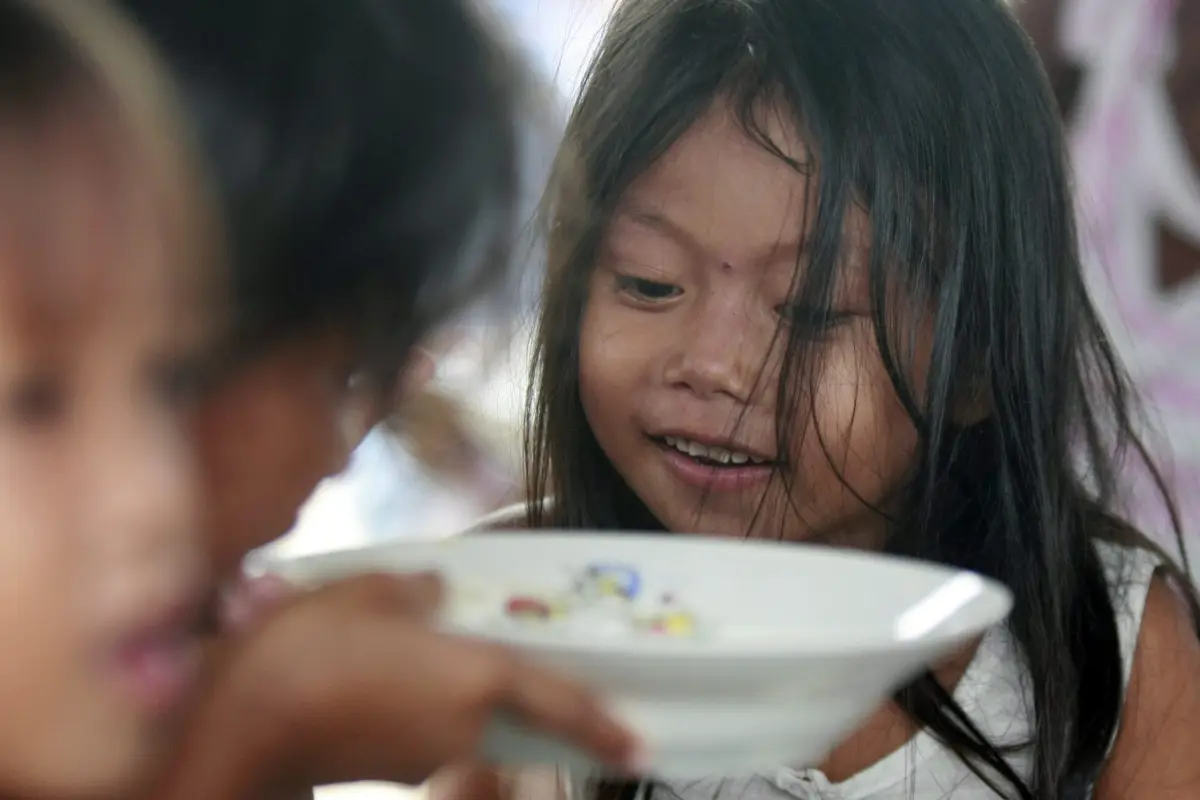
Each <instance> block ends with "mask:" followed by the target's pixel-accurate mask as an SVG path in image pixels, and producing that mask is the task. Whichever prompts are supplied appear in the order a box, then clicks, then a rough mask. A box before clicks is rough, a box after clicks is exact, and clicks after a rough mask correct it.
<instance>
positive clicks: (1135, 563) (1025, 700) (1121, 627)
mask: <svg viewBox="0 0 1200 800" xmlns="http://www.w3.org/2000/svg"><path fill="white" fill-rule="evenodd" d="M1096 549H1097V550H1098V551H1099V553H1100V556H1101V560H1102V561H1103V564H1104V569H1105V576H1106V579H1107V581H1108V585H1109V590H1110V593H1111V596H1112V600H1113V605H1114V608H1115V610H1116V616H1117V632H1118V635H1119V637H1120V642H1121V662H1122V667H1123V671H1124V678H1125V684H1126V686H1128V683H1129V675H1130V671H1131V669H1132V666H1133V656H1134V651H1135V650H1136V648H1137V640H1138V630H1139V628H1140V627H1141V621H1142V611H1143V610H1144V608H1145V605H1146V593H1147V591H1148V590H1149V588H1150V581H1151V579H1152V578H1153V577H1154V573H1155V570H1157V569H1158V567H1159V566H1160V565H1161V561H1160V560H1159V558H1158V557H1157V556H1156V555H1154V554H1153V553H1150V552H1149V551H1146V550H1141V549H1133V548H1126V547H1120V546H1118V545H1113V544H1109V543H1106V542H1097V543H1096ZM954 699H955V700H956V701H957V702H958V703H959V705H961V706H962V708H963V710H964V711H965V712H966V713H967V715H968V716H969V717H970V718H971V721H972V722H974V723H975V725H976V726H977V727H978V728H979V730H980V731H981V732H982V733H983V734H984V735H985V736H987V737H988V739H989V740H990V741H992V742H994V743H997V744H1000V745H1006V744H1020V743H1022V742H1026V741H1028V740H1029V739H1030V728H1031V724H1032V723H1031V718H1030V710H1031V709H1032V701H1031V696H1030V693H1029V687H1028V684H1027V681H1026V680H1025V673H1024V670H1023V668H1022V665H1021V661H1020V659H1019V657H1018V654H1017V651H1016V646H1015V644H1014V642H1013V641H1012V639H1011V637H1010V635H1009V633H1008V629H1007V628H1006V627H1004V626H998V627H995V628H993V629H991V630H990V631H989V632H988V633H987V634H985V636H984V637H983V640H982V641H981V643H980V646H979V649H978V651H977V652H976V654H975V657H974V659H973V660H972V661H971V664H970V666H968V668H967V671H966V673H965V674H964V675H963V677H962V679H961V680H960V681H959V684H958V687H957V688H956V689H955V691H954ZM1007 760H1008V762H1009V764H1011V765H1012V767H1013V769H1014V770H1015V771H1016V773H1017V774H1018V775H1020V776H1022V777H1023V778H1028V777H1029V776H1030V767H1031V765H1030V759H1029V754H1028V753H1027V752H1021V751H1018V752H1015V753H1013V754H1011V755H1009V756H1007ZM1001 785H1003V784H1001ZM668 787H669V791H664V790H663V789H658V790H656V791H655V792H654V795H655V796H656V797H660V798H661V797H666V798H671V797H673V796H675V797H678V798H680V799H681V800H943V799H944V798H949V797H953V798H954V800H996V794H995V792H993V791H992V790H991V789H990V788H989V787H988V786H987V784H985V783H984V782H983V781H981V780H980V779H979V778H978V777H977V776H976V775H975V774H974V773H972V772H971V770H969V769H968V768H967V767H966V766H964V765H963V763H962V762H961V761H960V760H959V759H958V757H957V756H955V755H954V753H953V752H951V751H950V750H948V749H947V748H945V747H943V746H942V745H941V744H940V743H938V742H937V741H936V740H935V739H934V738H933V737H932V736H931V735H930V734H928V733H925V732H923V731H922V732H920V733H918V734H917V735H916V736H915V737H914V738H913V739H912V740H911V741H910V742H909V743H908V744H907V745H905V746H904V747H902V748H900V749H899V750H897V751H895V752H893V753H892V754H891V755H889V756H886V757H884V758H883V759H882V760H881V761H878V762H876V763H875V764H874V765H872V766H870V767H868V768H867V769H865V770H863V771H862V772H860V773H858V774H857V775H854V776H853V777H851V778H850V779H848V780H846V781H843V782H842V783H833V782H831V781H829V780H828V779H827V778H826V777H825V776H824V775H823V774H821V772H820V771H819V770H815V769H804V770H798V769H790V768H787V767H781V768H779V769H778V770H775V771H774V772H772V773H769V774H760V775H755V776H753V777H749V778H741V779H717V778H712V779H706V780H701V781H688V782H674V783H669V784H668Z"/></svg>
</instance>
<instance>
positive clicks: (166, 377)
mask: <svg viewBox="0 0 1200 800" xmlns="http://www.w3.org/2000/svg"><path fill="white" fill-rule="evenodd" d="M206 372H207V371H206V370H205V369H204V365H203V363H202V362H201V360H200V359H180V360H178V361H172V362H169V363H166V364H162V365H160V366H159V368H158V369H156V370H155V375H154V384H155V387H156V391H157V393H158V396H159V397H160V398H162V400H163V402H164V403H165V404H166V405H167V406H168V407H169V408H173V409H181V408H190V407H191V406H192V405H194V404H195V403H196V401H197V400H198V399H199V398H200V395H201V394H202V392H203V391H204V387H205V384H206V383H207V381H206V380H205V376H206Z"/></svg>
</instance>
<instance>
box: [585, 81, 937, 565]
mask: <svg viewBox="0 0 1200 800" xmlns="http://www.w3.org/2000/svg"><path fill="white" fill-rule="evenodd" d="M769 116H770V119H771V120H773V122H771V121H769V120H765V121H768V123H769V124H767V126H766V127H767V130H768V131H769V133H770V134H771V137H772V140H773V141H774V142H775V143H776V144H777V145H779V146H780V147H781V149H782V150H783V151H784V152H785V153H786V154H788V155H789V156H790V157H791V158H793V159H795V160H797V161H799V162H801V163H804V162H806V161H807V158H806V153H805V147H804V143H803V141H801V140H800V139H799V138H798V137H797V136H796V135H794V133H793V132H792V131H791V130H790V128H789V127H787V126H786V125H785V124H784V123H783V122H782V121H780V119H779V117H781V116H782V115H779V114H771V115H769ZM814 189H815V187H813V188H810V185H809V180H808V179H807V178H806V177H805V176H804V175H801V174H799V173H798V172H796V171H795V170H793V169H792V168H790V167H789V166H787V165H786V164H784V163H783V162H782V161H781V160H780V159H779V158H778V157H777V156H776V155H773V154H771V153H769V152H767V151H765V150H764V149H763V148H762V146H761V145H759V144H756V143H753V142H751V141H750V140H748V139H747V138H746V136H745V134H744V133H743V132H742V131H741V129H740V128H739V127H738V126H737V124H736V122H735V121H734V120H733V119H732V118H731V116H730V115H729V113H728V112H727V111H726V109H724V108H723V107H722V106H721V105H720V104H718V105H717V106H716V107H715V108H714V109H713V110H712V111H711V112H710V113H709V114H708V115H707V116H705V117H704V118H703V119H701V120H700V121H699V122H698V123H697V124H696V125H695V126H694V127H693V128H692V129H691V131H690V132H688V133H687V134H686V135H685V136H683V137H682V138H681V139H680V140H679V141H678V142H677V143H676V144H675V145H674V147H673V148H672V149H671V150H670V151H669V152H668V153H667V154H666V155H665V156H664V157H663V158H662V159H660V160H659V161H658V162H657V163H656V164H655V165H654V166H653V167H652V168H651V169H650V170H649V171H647V172H646V173H645V174H644V175H642V176H641V177H640V178H639V179H638V180H637V181H636V182H635V183H634V184H633V185H632V186H631V188H630V189H629V191H628V192H627V193H626V195H625V196H624V197H623V198H622V202H621V203H620V206H619V208H618V210H617V213H616V214H615V216H614V219H613V222H612V225H611V228H610V229H609V230H608V231H607V236H606V238H605V241H604V243H603V246H602V250H601V254H600V258H599V261H598V264H597V268H596V269H595V271H594V274H593V276H592V279H591V284H590V289H589V296H588V300H587V303H586V306H585V310H584V316H583V321H582V328H581V333H580V356H579V357H580V376H579V377H580V391H581V394H582V402H583V408H584V412H585V414H586V415H587V419H588V422H589V423H590V425H591V428H592V431H593V433H594V435H595V437H596V440H597V442H598V443H599V445H600V447H601V448H602V449H603V450H604V452H605V453H606V454H607V456H608V458H609V459H610V460H611V462H612V463H613V465H614V467H615V468H616V469H617V471H618V472H619V473H620V474H621V476H622V477H623V478H624V480H625V481H626V483H627V484H628V485H629V487H630V488H631V489H632V490H633V491H634V492H635V493H636V494H637V495H638V497H640V498H641V500H642V502H644V503H645V504H646V506H647V507H648V508H649V510H650V511H651V512H652V513H653V514H654V515H655V517H656V518H657V519H658V520H659V521H660V522H662V523H663V525H664V526H665V527H666V528H667V529H668V530H672V531H680V532H683V531H695V532H703V533H710V534H716V535H723V536H745V535H747V534H749V535H752V536H755V537H762V538H783V539H803V540H820V541H834V542H839V543H844V544H853V545H858V546H874V545H877V544H878V542H879V537H880V534H881V528H882V524H881V523H882V519H883V518H882V516H881V515H880V513H878V512H877V511H875V510H872V508H873V507H874V508H878V509H883V510H886V509H887V507H888V505H889V501H890V500H891V499H892V498H893V497H894V496H895V494H896V492H897V491H898V489H899V488H900V487H901V485H902V484H903V482H904V481H905V478H906V477H907V476H908V474H909V472H910V468H911V464H912V460H913V454H914V449H915V446H916V432H915V428H914V426H913V425H912V424H911V422H910V420H909V418H908V416H907V415H906V413H905V411H904V409H903V408H902V406H901V405H900V402H899V400H898V398H897V397H896V394H895V391H894V389H893V387H892V384H891V382H890V380H889V378H888V375H887V374H886V372H885V370H884V368H883V364H882V361H881V359H880V356H879V352H878V349H877V347H876V344H875V333H874V330H873V328H872V324H871V320H870V317H869V312H870V304H869V297H868V292H867V284H866V258H867V248H868V247H869V245H870V243H869V242H868V241H867V237H868V231H869V225H868V220H867V218H866V216H865V214H864V213H863V212H862V211H861V210H858V209H854V210H852V211H851V213H850V214H849V215H848V217H847V220H846V224H845V237H846V247H845V255H846V257H845V259H844V261H845V263H844V266H843V267H842V271H841V274H840V275H839V279H838V285H837V286H836V288H835V290H834V292H833V298H832V303H831V311H832V314H831V319H830V324H829V325H827V326H825V328H824V329H823V330H819V331H811V333H809V334H806V342H807V343H808V345H809V346H810V347H811V350H810V352H811V353H812V358H815V359H816V361H817V372H816V374H817V375H818V376H819V377H818V380H817V381H816V385H815V386H811V387H805V389H804V390H803V391H801V392H800V394H801V396H800V398H799V408H798V411H797V412H796V413H797V414H798V418H797V419H796V420H795V423H794V427H793V430H794V431H795V434H794V436H793V437H792V441H791V442H790V444H789V448H788V449H787V452H780V451H779V449H778V448H777V446H776V425H775V415H776V399H777V398H776V392H777V388H778V381H779V366H780V354H781V352H782V350H783V342H782V338H783V337H786V336H787V335H788V327H789V326H799V325H804V324H806V323H805V320H806V319H809V318H811V317H812V316H813V315H812V313H811V312H810V313H809V314H807V315H806V314H805V311H804V310H803V309H797V308H794V307H793V303H792V301H791V300H790V299H789V294H790V290H791V289H792V286H793V279H794V277H795V271H796V264H797V261H799V264H800V268H801V269H803V268H804V263H805V255H804V240H805V238H806V236H807V229H808V222H807V220H806V216H808V214H806V211H808V210H809V209H812V208H814V207H815V204H814V203H813V202H811V201H812V200H813V195H812V192H813V191H814ZM780 326H783V327H782V328H781V327H780ZM917 371H918V372H923V368H922V367H921V365H920V364H919V363H918V364H917ZM914 378H915V384H914V385H918V386H919V385H921V381H922V380H923V375H920V374H918V375H916V376H914ZM810 410H811V413H810ZM715 462H720V465H719V466H715V465H714V463H715ZM781 474H782V475H781ZM784 478H786V480H784Z"/></svg>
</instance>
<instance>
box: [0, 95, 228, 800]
mask: <svg viewBox="0 0 1200 800" xmlns="http://www.w3.org/2000/svg"><path fill="white" fill-rule="evenodd" d="M73 123H74V124H73ZM8 127H9V128H13V129H19V128H22V127H25V128H29V130H24V131H21V130H8V131H3V132H0V176H3V177H2V179H0V639H2V640H3V641H4V642H5V643H6V646H5V650H4V657H3V658H2V659H0V708H3V709H4V714H3V723H2V724H0V780H3V781H4V782H5V785H4V787H3V790H4V792H6V793H10V794H15V795H20V796H31V795H37V796H43V795H49V796H71V795H75V794H83V793H86V794H89V795H95V796H102V795H103V796H107V795H116V794H124V793H125V792H126V791H128V789H129V788H130V783H131V781H133V780H134V779H135V778H136V777H137V776H139V775H140V774H142V773H144V772H145V771H146V770H148V769H149V768H150V767H151V766H152V762H151V760H150V759H151V757H152V756H153V755H155V754H156V753H157V752H158V751H159V750H160V749H161V748H163V747H164V746H165V744H166V742H165V741H164V736H165V734H166V733H167V731H166V730H165V729H164V727H163V725H164V723H165V722H167V721H168V718H169V717H170V716H172V715H173V712H174V711H175V710H176V709H177V708H178V707H179V705H180V702H181V700H182V699H183V698H184V697H185V695H186V693H187V691H188V689H189V687H190V685H191V683H192V680H193V671H194V663H195V656H196V655H197V653H196V651H195V640H194V639H193V638H192V635H191V630H192V628H193V624H192V623H193V621H194V616H195V609H196V602H197V599H198V590H199V589H200V588H201V586H202V580H203V578H204V574H203V567H202V565H203V562H202V560H201V551H200V550H199V541H198V539H197V538H196V533H197V503H196V496H195V493H194V488H195V487H194V479H193V475H192V467H191V457H190V453H189V448H188V442H187V440H186V439H185V437H184V436H183V435H182V431H183V428H182V427H181V425H182V423H184V422H185V420H184V419H183V414H182V413H181V412H182V408H181V402H182V401H183V400H185V399H186V396H185V394H184V393H183V392H182V390H183V389H185V388H186V383H185V380H186V378H187V370H186V365H187V364H189V363H191V362H190V356H191V354H192V352H193V350H192V348H193V346H194V345H198V344H200V342H199V341H198V338H199V337H198V335H199V334H200V332H201V330H202V326H201V323H202V319H201V315H200V314H199V313H197V309H196V308H194V307H193V305H192V303H194V302H195V297H194V293H192V292H188V291H187V290H186V288H185V287H184V286H183V285H182V283H183V282H182V281H180V280H179V277H180V274H181V273H182V272H183V270H182V269H180V266H181V265H182V264H183V263H184V261H186V260H187V259H189V258H190V256H189V255H188V253H189V252H190V251H194V250H195V249H196V248H195V243H194V242H187V241H184V240H183V239H182V238H181V237H180V236H179V235H178V233H179V231H180V230H181V229H182V228H181V220H180V219H179V218H178V215H173V213H172V212H173V210H175V209H176V207H177V204H176V203H175V200H176V199H177V198H175V197H173V196H168V193H167V192H166V191H165V190H163V187H162V186H160V185H158V184H159V183H160V182H159V181H156V180H153V179H152V178H151V176H150V174H149V173H150V169H149V167H148V166H146V165H144V164H141V163H139V162H140V161H141V160H142V159H141V156H140V154H139V153H138V151H137V148H136V147H135V145H134V143H133V142H131V141H125V140H126V139H128V138H130V137H125V136H121V137H117V136H116V134H115V132H114V131H110V130H103V131H99V132H98V131H97V130H96V127H97V126H94V125H87V124H79V120H75V119H72V120H55V121H53V122H48V123H45V124H36V123H30V124H28V125H21V124H20V123H17V124H14V125H9V126H8ZM117 138H120V139H121V142H120V143H119V144H118V143H116V141H115V140H116V139H117ZM189 248H190V251H189ZM192 288H194V287H192ZM196 305H197V306H198V304H196Z"/></svg>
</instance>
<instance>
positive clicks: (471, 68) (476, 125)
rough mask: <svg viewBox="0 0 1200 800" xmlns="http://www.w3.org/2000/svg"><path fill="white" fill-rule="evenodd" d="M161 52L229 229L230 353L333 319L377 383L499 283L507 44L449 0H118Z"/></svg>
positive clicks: (514, 74) (508, 232) (507, 145)
mask: <svg viewBox="0 0 1200 800" xmlns="http://www.w3.org/2000/svg"><path fill="white" fill-rule="evenodd" d="M117 4H118V6H120V7H121V8H123V9H125V10H126V11H127V12H128V13H129V14H130V15H131V16H132V17H133V18H134V19H135V20H136V21H137V22H138V23H139V24H140V25H141V26H142V28H143V29H144V30H145V31H146V32H147V33H148V34H149V36H150V38H151V40H152V41H154V43H155V44H156V45H157V46H158V48H159V50H160V51H161V52H162V54H163V56H164V57H165V58H166V59H167V61H168V62H169V63H170V65H171V67H172V68H173V72H174V76H175V78H176V80H177V82H178V83H179V84H180V89H181V92H182V95H183V98H184V100H185V101H186V105H187V106H188V110H189V111H190V112H191V116H192V118H193V121H194V123H195V125H196V127H197V129H198V133H199V141H200V144H201V145H202V148H203V150H204V152H205V154H206V155H207V157H208V164H209V166H210V168H211V169H212V170H213V171H214V173H215V178H216V186H217V189H218V190H219V192H220V199H221V200H222V201H223V203H222V204H223V208H224V209H225V216H226V219H227V221H228V225H229V229H230V231H231V250H232V254H233V271H232V279H233V283H234V309H233V311H234V321H235V325H234V331H235V337H234V338H233V341H232V343H231V347H232V348H233V350H234V352H233V353H232V354H231V355H232V357H233V358H234V359H235V360H237V359H245V358H252V357H253V356H255V355H257V354H258V353H259V352H261V350H263V349H267V348H270V347H271V346H272V345H275V344H278V343H279V342H281V341H286V340H289V339H292V338H295V337H297V336H301V335H304V334H309V333H314V332H322V331H324V330H327V329H333V330H338V331H343V332H346V333H349V334H350V335H351V336H352V337H353V338H354V339H355V341H356V342H357V343H358V344H359V345H360V346H361V348H362V352H363V357H364V362H365V363H364V367H366V368H367V369H368V370H369V374H370V375H371V376H372V377H374V378H376V379H377V380H378V381H379V382H381V383H383V384H389V383H390V382H391V380H392V379H393V378H394V376H395V375H396V373H397V372H398V369H399V367H400V366H401V365H402V364H403V363H404V362H405V361H406V359H407V357H408V354H409V350H410V348H411V347H412V345H413V344H414V343H416V342H417V341H418V340H419V339H420V338H421V337H422V336H423V335H425V334H426V333H427V332H428V330H429V328H430V327H431V326H433V325H434V324H436V323H438V322H441V321H443V320H444V319H445V318H446V317H447V316H448V315H450V314H452V313H453V312H455V311H458V310H461V309H462V308H463V307H464V306H466V305H469V304H470V303H471V302H472V301H474V300H476V299H479V298H480V297H481V296H482V295H483V294H485V293H486V292H488V291H489V290H492V289H498V288H500V287H501V286H504V285H506V281H505V272H506V269H505V267H507V266H508V264H509V258H508V255H509V250H510V239H511V237H512V235H513V223H514V220H513V208H514V206H515V202H514V200H515V198H514V195H515V193H516V190H517V165H516V134H515V125H516V121H517V120H516V117H517V114H518V113H519V110H518V108H517V106H518V102H517V101H518V89H519V81H518V76H519V75H520V74H521V73H520V71H519V69H518V67H517V64H516V62H515V59H514V58H513V56H512V54H511V53H509V52H508V51H507V50H506V49H505V48H504V47H503V46H502V45H501V43H500V42H499V40H498V39H497V38H496V37H495V36H493V35H492V32H491V31H490V30H489V29H488V28H487V27H486V26H485V25H484V24H483V21H482V20H481V19H479V18H478V17H477V16H476V15H475V13H474V9H472V8H471V7H470V6H469V4H468V3H466V2H464V0H332V2H331V0H118V3H117Z"/></svg>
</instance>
